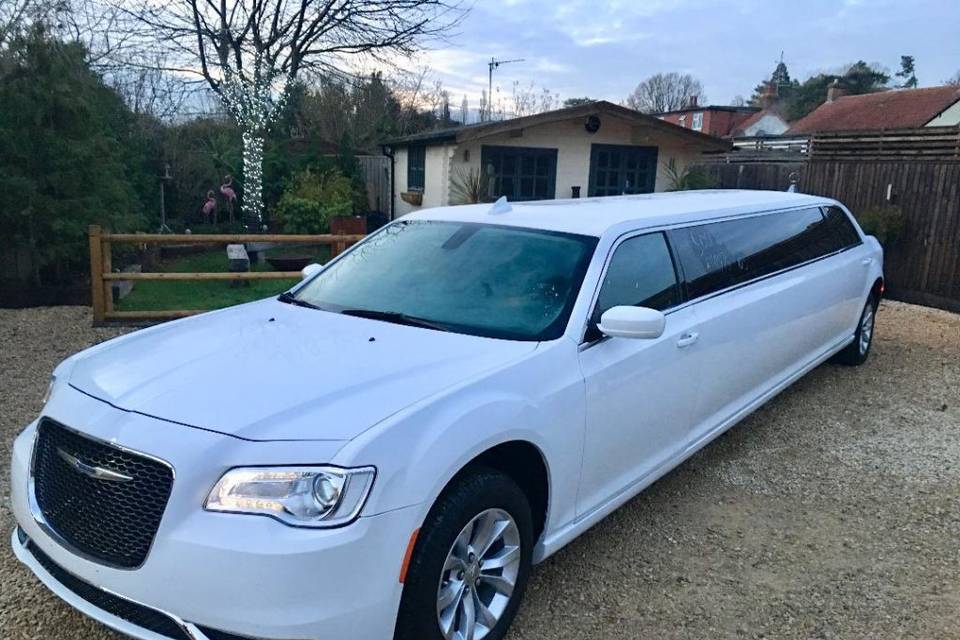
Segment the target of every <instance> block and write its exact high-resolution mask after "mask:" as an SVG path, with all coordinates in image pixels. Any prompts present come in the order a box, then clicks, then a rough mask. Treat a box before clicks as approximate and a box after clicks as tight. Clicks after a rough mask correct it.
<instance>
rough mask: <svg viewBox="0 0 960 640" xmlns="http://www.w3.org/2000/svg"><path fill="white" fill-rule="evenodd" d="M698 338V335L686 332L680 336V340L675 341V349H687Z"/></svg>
mask: <svg viewBox="0 0 960 640" xmlns="http://www.w3.org/2000/svg"><path fill="white" fill-rule="evenodd" d="M699 337H700V334H699V333H697V332H696V331H688V332H687V333H685V334H683V335H682V336H680V339H679V340H677V348H678V349H683V348H684V347H689V346H690V345H692V344H693V343H694V342H696V341H697V338H699Z"/></svg>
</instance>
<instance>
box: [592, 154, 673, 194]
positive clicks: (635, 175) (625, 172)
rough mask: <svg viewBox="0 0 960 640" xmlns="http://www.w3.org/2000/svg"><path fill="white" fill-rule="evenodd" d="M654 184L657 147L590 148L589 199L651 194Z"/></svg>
mask: <svg viewBox="0 0 960 640" xmlns="http://www.w3.org/2000/svg"><path fill="white" fill-rule="evenodd" d="M656 180H657V147H632V146H624V145H613V144H594V145H590V186H589V190H588V195H589V196H590V197H593V196H622V195H627V194H631V193H653V191H654V187H655V186H656Z"/></svg>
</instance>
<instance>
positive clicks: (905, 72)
mask: <svg viewBox="0 0 960 640" xmlns="http://www.w3.org/2000/svg"><path fill="white" fill-rule="evenodd" d="M895 75H896V76H897V77H898V78H900V79H901V80H903V83H902V84H901V85H900V88H901V89H916V88H917V84H918V81H917V74H916V72H915V70H914V59H913V56H900V71H897V73H896V74H895Z"/></svg>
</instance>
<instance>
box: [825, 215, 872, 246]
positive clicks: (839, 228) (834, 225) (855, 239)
mask: <svg viewBox="0 0 960 640" xmlns="http://www.w3.org/2000/svg"><path fill="white" fill-rule="evenodd" d="M823 213H824V216H825V217H826V219H827V228H828V229H829V230H830V236H831V238H832V242H833V246H834V248H835V250H837V251H839V250H840V249H846V248H847V247H853V246H856V245H858V244H860V243H861V242H863V241H862V240H861V239H860V234H859V233H857V230H856V228H855V227H854V226H853V223H852V222H850V218H849V217H847V214H846V213H845V212H844V210H843V209H841V208H840V207H827V208H826V209H825V210H824V212H823Z"/></svg>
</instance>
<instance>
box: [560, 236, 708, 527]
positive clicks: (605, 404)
mask: <svg viewBox="0 0 960 640" xmlns="http://www.w3.org/2000/svg"><path fill="white" fill-rule="evenodd" d="M681 302H682V296H681V289H680V286H679V280H678V277H677V272H676V270H675V266H674V261H673V258H672V255H671V252H670V248H669V246H668V244H667V241H666V237H665V235H664V234H663V233H661V232H657V233H647V234H643V235H636V236H633V237H629V238H626V239H624V240H622V241H621V242H620V243H619V244H618V245H617V246H615V247H614V250H613V252H612V254H611V258H610V261H609V263H608V265H607V269H606V272H605V274H604V277H603V279H602V281H601V286H600V290H599V293H598V294H597V299H596V301H595V303H594V307H593V311H592V313H591V316H590V317H591V320H590V328H589V329H588V332H587V335H586V337H585V340H584V343H583V344H582V345H581V349H580V366H581V370H582V372H583V375H584V379H585V382H586V403H587V404H586V408H587V426H586V435H585V442H584V458H583V471H582V474H581V482H580V494H579V498H578V501H577V510H578V514H579V515H585V514H588V513H590V512H591V511H593V510H594V509H596V508H598V507H599V506H601V505H603V504H604V503H605V502H607V501H608V500H610V499H611V498H612V497H613V496H615V495H617V494H618V493H620V492H622V491H624V490H626V489H627V488H629V487H631V486H634V485H636V484H637V483H638V482H640V481H641V480H642V479H643V478H644V477H646V476H647V475H649V474H650V473H651V472H653V471H655V470H657V469H658V468H659V467H660V466H662V464H663V463H664V462H666V461H667V460H669V459H670V458H672V457H673V456H674V455H676V453H677V452H678V451H680V450H681V449H683V447H684V444H685V440H686V438H687V437H688V436H689V433H690V427H691V423H690V418H691V417H692V415H693V408H694V401H695V398H696V391H697V382H698V375H699V374H698V371H697V368H696V366H695V365H694V364H693V360H691V359H690V357H689V354H688V352H689V348H688V347H689V346H691V345H692V343H693V342H694V341H695V337H694V340H693V341H691V340H690V335H691V333H690V332H691V327H692V326H693V324H694V317H693V312H692V310H691V309H690V308H689V307H688V308H677V307H678V305H680V304H681ZM619 305H633V306H643V307H650V308H653V309H658V310H661V311H663V312H664V313H665V315H666V329H665V330H664V333H663V335H662V336H660V337H659V338H655V339H652V340H642V339H628V338H609V337H603V336H601V335H600V334H599V332H598V330H597V329H596V324H597V322H598V321H599V319H600V316H601V315H602V314H603V312H604V311H606V310H607V309H609V308H611V307H615V306H619Z"/></svg>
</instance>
